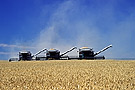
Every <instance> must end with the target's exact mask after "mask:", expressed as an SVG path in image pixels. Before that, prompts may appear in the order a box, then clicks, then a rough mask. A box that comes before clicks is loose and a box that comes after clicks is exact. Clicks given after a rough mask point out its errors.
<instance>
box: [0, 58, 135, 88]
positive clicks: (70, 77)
mask: <svg viewBox="0 0 135 90" xmlns="http://www.w3.org/2000/svg"><path fill="white" fill-rule="evenodd" d="M56 89H57V90H135V60H130V61H128V60H127V61H117V60H64V61H62V60H51V61H19V62H8V61H0V90H56Z"/></svg>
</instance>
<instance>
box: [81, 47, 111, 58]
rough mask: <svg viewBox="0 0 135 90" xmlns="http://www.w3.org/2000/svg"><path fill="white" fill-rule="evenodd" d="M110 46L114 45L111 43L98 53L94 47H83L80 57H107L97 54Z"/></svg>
mask: <svg viewBox="0 0 135 90" xmlns="http://www.w3.org/2000/svg"><path fill="white" fill-rule="evenodd" d="M110 47H112V45H109V46H107V47H105V48H103V49H102V50H100V51H98V52H96V53H94V51H93V48H88V47H82V48H80V49H79V59H105V57H104V56H97V55H98V54H100V53H101V52H103V51H105V50H107V49H108V48H110Z"/></svg>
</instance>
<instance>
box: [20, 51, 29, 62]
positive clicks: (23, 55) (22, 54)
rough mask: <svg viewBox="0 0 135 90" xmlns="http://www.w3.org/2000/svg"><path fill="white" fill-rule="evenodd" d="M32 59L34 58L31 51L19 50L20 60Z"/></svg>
mask: <svg viewBox="0 0 135 90" xmlns="http://www.w3.org/2000/svg"><path fill="white" fill-rule="evenodd" d="M30 60H32V56H31V52H30V51H21V52H19V61H30Z"/></svg>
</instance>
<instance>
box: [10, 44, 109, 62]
mask: <svg viewBox="0 0 135 90" xmlns="http://www.w3.org/2000/svg"><path fill="white" fill-rule="evenodd" d="M110 47H112V45H109V46H107V47H105V48H103V49H102V50H100V51H98V52H96V53H94V51H93V49H92V48H88V47H82V48H80V49H79V51H78V52H79V56H78V57H70V56H65V55H66V54H67V53H69V52H71V51H73V50H75V49H77V47H73V48H71V49H70V50H67V51H66V52H64V53H62V54H60V51H59V50H57V49H50V50H47V49H46V48H44V49H42V50H40V51H39V52H37V53H36V54H34V55H32V54H31V52H30V51H21V52H19V58H18V61H31V60H65V59H66V60H69V59H70V60H71V59H79V60H81V59H105V57H104V56H97V55H98V54H100V53H101V52H103V51H105V50H107V49H109V48H110ZM42 52H45V55H44V56H43V57H38V55H39V54H41V53H42ZM14 60H16V58H15V59H13V58H11V59H9V61H14Z"/></svg>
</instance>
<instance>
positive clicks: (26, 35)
mask: <svg viewBox="0 0 135 90" xmlns="http://www.w3.org/2000/svg"><path fill="white" fill-rule="evenodd" d="M134 35H135V1H134V0H1V1H0V59H8V58H9V57H12V56H16V55H17V54H16V53H18V52H19V51H21V50H24V49H29V50H31V51H32V52H33V53H36V52H37V51H38V50H40V49H42V48H53V47H54V48H58V49H60V50H61V51H64V50H67V49H69V48H71V47H72V46H78V47H82V46H88V47H93V48H94V50H95V51H98V50H100V49H102V48H104V47H105V46H107V45H109V44H112V45H113V48H112V49H109V50H108V51H106V52H104V53H103V55H105V56H106V57H108V58H109V57H110V58H115V57H120V58H121V57H127V58H129V57H135V47H134V46H135V39H134ZM18 46H24V47H25V48H22V47H18ZM30 47H34V48H30ZM75 54H76V55H77V53H75ZM101 55H102V54H101Z"/></svg>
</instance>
